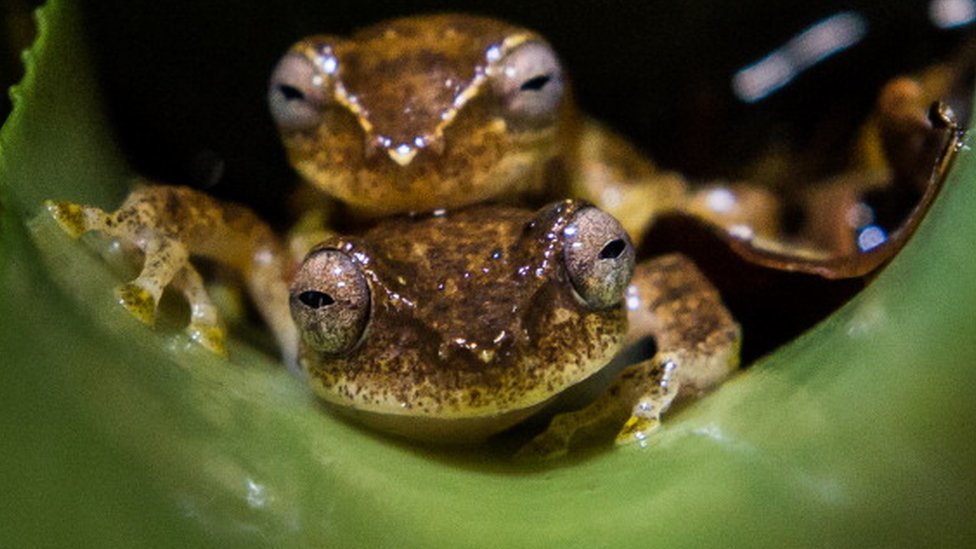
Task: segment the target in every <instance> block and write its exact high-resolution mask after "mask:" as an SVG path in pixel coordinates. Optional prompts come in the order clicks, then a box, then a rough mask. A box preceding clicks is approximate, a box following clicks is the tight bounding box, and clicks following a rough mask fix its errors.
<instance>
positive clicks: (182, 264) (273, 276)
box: [47, 185, 297, 362]
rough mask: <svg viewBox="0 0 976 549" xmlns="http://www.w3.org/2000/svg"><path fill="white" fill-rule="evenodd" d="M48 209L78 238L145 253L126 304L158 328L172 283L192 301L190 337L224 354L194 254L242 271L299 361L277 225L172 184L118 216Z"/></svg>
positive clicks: (136, 194)
mask: <svg viewBox="0 0 976 549" xmlns="http://www.w3.org/2000/svg"><path fill="white" fill-rule="evenodd" d="M47 208H48V210H49V211H50V212H51V214H52V215H53V216H54V217H55V219H57V220H58V222H59V223H60V224H61V226H62V227H63V228H64V229H65V230H66V231H67V232H68V233H69V234H72V235H73V236H80V235H81V234H83V233H85V232H88V231H100V232H102V233H104V234H106V235H107V236H109V237H112V238H118V239H121V240H126V241H129V242H132V243H133V244H135V245H136V246H137V247H138V248H139V249H141V250H142V251H143V252H144V253H145V256H146V257H145V263H144V266H143V269H142V272H141V273H140V275H139V277H137V278H136V279H135V280H133V281H132V282H130V283H128V284H125V285H123V286H122V287H121V288H120V289H119V290H118V292H117V293H118V295H119V298H120V300H121V302H122V304H123V305H124V306H125V307H126V308H127V309H129V311H130V312H131V313H132V314H133V315H134V316H136V317H137V318H139V319H140V320H142V321H143V322H147V323H151V322H152V321H153V319H154V317H155V310H156V305H157V304H158V303H159V299H160V297H161V296H162V292H163V289H164V288H165V287H166V286H168V285H170V284H171V283H172V284H173V285H174V286H175V287H176V288H177V289H179V290H180V291H182V292H183V293H184V295H185V296H186V297H187V299H188V301H189V302H190V307H191V311H192V318H191V324H190V333H191V336H193V337H194V339H195V340H197V341H200V342H201V343H203V344H204V345H205V346H207V347H208V348H211V349H212V350H215V351H217V352H222V350H223V348H222V331H221V329H220V327H219V325H218V323H217V319H216V314H215V312H214V311H213V305H212V304H211V303H210V301H209V298H208V297H207V296H206V292H205V291H204V289H203V286H202V281H201V280H200V276H199V274H197V272H196V270H195V269H194V268H193V266H192V265H191V264H190V263H189V257H190V256H191V255H200V256H205V257H208V258H211V259H214V260H216V261H219V262H221V263H223V264H226V265H228V266H230V267H231V268H233V269H235V270H237V271H238V272H240V273H241V274H242V275H243V277H244V279H245V281H246V283H247V286H248V290H249V291H250V293H251V295H252V297H253V299H254V301H255V303H256V305H257V307H258V309H259V310H260V312H261V314H262V316H263V317H264V319H265V321H266V322H267V323H268V325H269V327H270V328H271V329H272V331H273V332H274V334H275V337H276V338H277V340H278V343H279V344H280V345H281V348H282V351H283V353H284V355H285V357H286V358H287V359H289V360H290V361H292V362H293V358H294V356H295V352H296V347H297V335H296V332H295V328H294V325H293V323H292V321H291V318H290V314H289V310H288V292H287V283H286V278H287V274H288V268H289V263H288V260H287V256H286V255H285V253H284V251H283V249H282V247H281V245H280V243H279V241H278V239H277V237H276V236H275V235H274V233H273V232H272V231H271V229H270V227H268V226H267V224H265V223H264V222H263V221H261V220H260V219H259V218H258V217H257V216H256V215H255V214H254V213H253V212H251V211H250V210H248V209H246V208H244V207H241V206H237V205H233V204H225V203H221V202H219V201H217V200H215V199H213V198H211V197H209V196H207V195H205V194H203V193H201V192H199V191H195V190H193V189H190V188H186V187H176V186H166V185H159V186H147V187H141V188H138V189H136V190H135V191H133V192H132V193H131V194H130V195H129V197H128V198H127V199H126V201H125V203H124V204H122V206H121V207H120V208H119V209H118V210H116V211H114V212H111V213H106V212H104V211H102V210H100V209H98V208H94V207H91V206H80V205H77V204H72V203H67V202H50V201H49V202H48V203H47ZM207 334H209V336H208V335H207Z"/></svg>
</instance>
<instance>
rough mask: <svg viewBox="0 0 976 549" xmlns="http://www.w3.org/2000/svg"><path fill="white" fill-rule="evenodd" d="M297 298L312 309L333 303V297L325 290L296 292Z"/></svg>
mask: <svg viewBox="0 0 976 549" xmlns="http://www.w3.org/2000/svg"><path fill="white" fill-rule="evenodd" d="M298 300H299V301H301V302H302V303H303V304H305V305H306V306H308V307H311V308H312V309H320V308H322V307H325V306H326V305H332V304H333V303H335V299H333V297H332V296H331V295H329V294H327V293H325V292H316V291H311V290H310V291H307V292H302V293H300V294H298Z"/></svg>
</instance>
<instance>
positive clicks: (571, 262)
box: [563, 207, 634, 309]
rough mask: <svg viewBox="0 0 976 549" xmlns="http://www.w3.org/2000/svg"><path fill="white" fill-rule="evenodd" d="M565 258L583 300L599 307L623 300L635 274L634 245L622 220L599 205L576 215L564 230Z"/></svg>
mask: <svg viewBox="0 0 976 549" xmlns="http://www.w3.org/2000/svg"><path fill="white" fill-rule="evenodd" d="M563 235H564V237H565V244H564V247H563V261H564V262H565V264H566V271H567V272H568V273H569V278H570V280H571V281H572V283H573V287H574V288H575V289H576V293H577V294H579V296H580V297H581V298H583V301H585V302H586V303H588V304H589V305H590V306H591V307H593V308H596V309H606V308H608V307H612V306H614V305H616V304H618V303H620V300H621V299H623V296H624V291H625V290H626V289H627V285H628V284H630V279H631V277H632V276H633V274H634V246H633V245H632V244H631V243H630V237H629V236H627V232H626V231H625V230H624V228H623V227H622V226H620V223H619V222H618V221H617V220H616V219H615V218H614V217H613V216H612V215H610V214H608V213H606V212H604V211H602V210H598V209H597V208H592V207H591V208H585V209H582V210H580V211H578V212H576V214H574V215H573V218H572V220H571V221H570V223H569V224H568V225H567V226H566V228H565V229H563Z"/></svg>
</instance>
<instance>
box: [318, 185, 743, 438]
mask: <svg viewBox="0 0 976 549" xmlns="http://www.w3.org/2000/svg"><path fill="white" fill-rule="evenodd" d="M583 206H584V204H583V203H580V202H576V201H565V202H561V203H556V204H554V205H551V206H547V207H545V208H543V209H542V210H540V211H538V212H535V213H533V212H531V211H528V210H523V209H516V208H505V207H498V206H482V207H475V208H467V209H462V210H460V211H457V212H453V213H447V214H445V215H441V216H430V217H423V218H420V219H410V218H395V219H393V220H389V221H386V222H384V223H381V224H379V225H378V226H377V227H375V228H374V229H372V230H370V231H368V232H366V233H365V234H363V235H362V236H360V237H358V238H351V237H350V238H345V237H341V238H334V239H331V240H327V241H326V242H324V243H322V244H321V245H320V249H337V250H341V251H343V252H345V253H346V255H348V256H349V257H351V258H353V261H354V262H356V263H357V264H359V266H360V268H361V269H362V270H363V271H364V272H365V274H366V278H367V280H368V281H369V285H370V288H371V295H372V302H371V312H370V320H369V327H368V329H367V332H366V335H365V336H364V337H363V339H362V340H361V342H360V343H359V345H358V346H357V347H356V348H355V349H354V350H352V351H351V352H349V353H347V354H343V355H341V356H332V355H329V354H325V353H321V352H318V351H316V350H315V349H313V348H312V347H311V346H309V345H303V347H302V351H301V358H300V360H301V364H302V365H303V367H304V368H305V370H306V371H307V373H308V379H309V380H310V382H311V384H312V386H313V388H315V390H316V392H317V393H318V394H319V395H320V396H322V397H323V398H324V399H325V400H326V401H327V402H329V403H331V404H332V405H333V408H334V409H336V410H338V411H339V412H340V413H343V414H346V415H349V416H352V417H353V418H354V419H355V420H357V421H359V422H363V423H366V424H369V425H371V426H372V427H374V428H377V429H380V430H383V431H387V432H392V433H395V434H398V435H401V436H406V437H409V438H413V439H420V440H431V441H438V442H446V443H463V442H472V441H478V440H481V439H484V438H485V437H487V436H489V435H491V434H494V433H497V432H499V431H501V430H503V429H505V428H507V427H510V426H512V425H514V424H516V423H518V422H519V421H521V420H523V419H524V418H525V417H527V416H529V415H532V414H533V413H535V412H536V411H537V410H539V408H540V407H542V406H543V405H545V404H546V403H547V402H548V401H549V400H550V399H552V398H553V397H555V396H557V395H559V394H560V393H562V392H563V391H565V390H566V389H567V388H569V387H571V386H574V385H576V384H578V383H580V382H582V381H584V380H586V379H587V378H589V377H590V376H591V375H593V374H594V373H596V372H597V371H599V370H601V369H602V368H603V367H604V366H606V365H607V363H609V362H610V360H611V359H612V358H613V357H614V356H615V354H616V353H617V350H618V349H619V347H620V346H621V344H622V343H623V342H624V340H625V339H627V340H628V341H631V342H632V341H635V340H637V339H640V338H641V337H645V336H648V335H652V336H654V337H655V338H656V340H657V341H658V343H659V348H660V352H659V353H658V355H657V356H656V357H655V358H654V359H652V360H650V361H646V362H642V363H640V364H637V365H634V366H632V367H630V368H629V369H627V370H626V371H625V373H624V374H623V375H622V376H621V378H620V379H619V380H618V381H617V382H616V383H615V384H614V386H613V388H612V389H611V390H612V391H613V394H614V395H615V397H614V398H609V397H605V398H603V399H601V400H599V401H598V404H597V405H594V406H591V407H589V408H586V409H585V412H582V413H580V412H577V413H571V414H565V415H564V416H557V419H556V420H555V421H554V423H553V427H552V428H550V430H549V431H547V432H546V434H544V435H542V436H540V439H538V442H537V443H535V445H533V446H530V447H529V448H527V449H526V451H525V452H523V455H526V454H532V455H535V456H536V457H551V456H553V455H557V454H559V453H562V452H564V451H566V450H567V448H568V445H569V443H570V442H571V439H572V437H573V433H575V432H576V430H578V429H579V430H585V429H587V428H590V426H591V423H592V422H591V421H590V420H589V419H586V418H590V417H593V418H601V421H599V424H600V426H601V427H607V421H606V420H607V419H610V420H615V425H610V428H617V429H619V428H621V426H624V427H623V428H624V429H626V434H624V433H622V434H621V438H620V440H621V441H625V440H626V441H630V440H635V439H636V438H639V437H640V436H644V435H645V434H646V432H647V431H649V430H650V429H652V428H653V427H654V426H656V421H657V418H658V417H659V415H660V413H661V412H663V411H664V410H665V409H666V408H667V406H668V405H669V404H670V402H671V400H673V398H674V397H675V396H676V395H677V392H676V390H677V389H678V387H679V386H680V387H682V393H685V394H691V393H695V392H698V391H701V390H704V389H707V388H711V387H712V386H714V385H716V384H717V383H719V382H720V381H721V380H723V379H725V378H726V377H727V376H728V375H730V374H731V373H732V371H733V370H734V369H735V368H736V367H737V365H738V361H737V357H738V355H737V349H738V343H739V330H738V326H737V325H736V324H735V322H734V321H733V320H732V318H731V317H730V315H729V314H728V312H727V311H726V310H725V309H724V307H723V306H722V304H721V299H720V298H719V296H718V293H717V292H716V291H715V290H714V288H712V287H711V285H710V284H709V283H708V282H707V280H705V278H704V277H703V276H702V275H701V274H699V273H698V272H697V271H696V270H695V268H694V266H693V265H691V263H690V262H688V261H687V260H685V259H683V258H681V257H679V256H667V257H665V258H661V259H658V260H652V261H650V262H647V263H645V264H642V265H640V266H638V270H637V273H638V276H637V279H636V280H635V281H634V284H633V286H632V287H631V290H630V292H629V294H628V295H629V296H630V299H629V301H628V303H629V304H630V305H632V307H630V309H631V310H629V311H628V310H627V309H626V308H625V307H624V301H623V299H622V297H623V296H621V302H620V303H619V304H618V305H616V306H613V307H611V308H608V309H602V310H595V309H593V308H592V307H590V306H589V305H587V304H586V303H585V302H584V301H583V300H582V299H580V297H579V296H578V295H577V293H576V291H575V290H574V286H573V284H572V283H571V281H570V280H569V278H568V276H567V273H566V268H565V266H564V264H563V259H562V254H563V247H564V237H563V236H562V235H563V229H564V228H565V227H566V225H567V223H568V221H569V219H570V218H571V216H572V215H573V214H574V213H575V212H576V211H577V210H578V209H579V208H580V207H583ZM461 235H463V237H462V236H461ZM314 253H315V252H314V251H313V252H312V254H314ZM312 254H310V255H312ZM304 286H305V283H302V287H304ZM628 317H629V322H630V329H628ZM663 364H668V365H669V366H667V368H666V370H662V369H661V365H663ZM662 371H666V375H659V374H660V372H662ZM618 397H619V398H618ZM648 403H653V404H654V407H655V408H654V409H656V410H657V413H656V414H653V417H650V416H649V413H648V411H647V410H648V408H647V406H648ZM628 417H631V419H630V420H628Z"/></svg>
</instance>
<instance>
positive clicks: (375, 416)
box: [329, 400, 549, 446]
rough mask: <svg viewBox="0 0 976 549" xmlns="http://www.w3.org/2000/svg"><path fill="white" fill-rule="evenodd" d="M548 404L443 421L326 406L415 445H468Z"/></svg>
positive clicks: (502, 429)
mask: <svg viewBox="0 0 976 549" xmlns="http://www.w3.org/2000/svg"><path fill="white" fill-rule="evenodd" d="M548 403H549V401H548V400H546V401H543V402H540V403H538V404H535V405H533V406H529V407H528V408H519V409H516V410H510V411H507V412H501V413H498V414H494V415H486V416H470V417H447V418H438V417H431V416H415V415H399V414H387V413H382V412H374V411H368V410H359V409H354V408H349V407H346V406H339V405H330V406H329V408H330V409H331V410H333V411H334V412H335V413H337V414H339V415H341V416H343V417H346V418H349V419H350V420H352V421H354V422H356V423H358V424H360V425H364V426H366V427H368V428H370V429H374V430H377V431H381V432H384V433H388V434H391V435H395V436H399V437H403V438H408V439H410V440H415V441H419V442H426V443H433V444H439V445H456V446H460V445H471V444H477V443H479V442H483V441H484V440H485V439H487V438H488V437H490V436H492V435H494V434H497V433H500V432H502V431H504V430H506V429H508V428H509V427H512V426H514V425H517V424H519V423H521V422H522V421H524V420H525V419H527V418H529V417H531V416H532V415H534V414H535V413H536V412H538V411H539V410H540V409H542V408H544V407H545V406H546V405H547V404H548Z"/></svg>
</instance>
